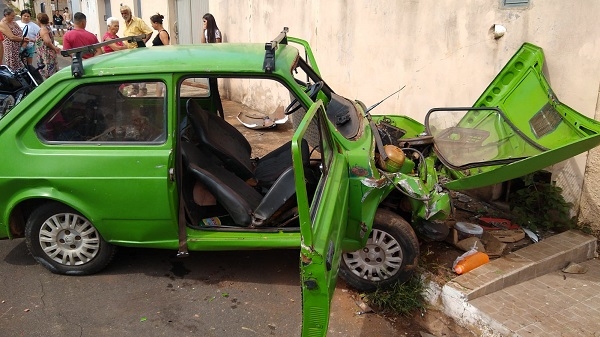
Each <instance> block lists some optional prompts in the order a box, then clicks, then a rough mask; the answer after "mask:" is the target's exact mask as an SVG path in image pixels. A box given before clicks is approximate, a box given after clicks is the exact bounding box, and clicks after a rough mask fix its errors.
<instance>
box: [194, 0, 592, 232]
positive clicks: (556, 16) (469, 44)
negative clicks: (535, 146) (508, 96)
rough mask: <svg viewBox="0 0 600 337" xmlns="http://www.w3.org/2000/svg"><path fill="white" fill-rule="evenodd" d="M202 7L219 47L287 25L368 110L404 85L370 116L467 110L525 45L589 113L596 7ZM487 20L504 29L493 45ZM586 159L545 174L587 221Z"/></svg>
mask: <svg viewBox="0 0 600 337" xmlns="http://www.w3.org/2000/svg"><path fill="white" fill-rule="evenodd" d="M209 8H210V11H211V13H212V14H213V15H215V18H216V19H217V23H218V25H219V28H221V30H222V31H223V32H224V41H225V42H246V41H248V42H266V41H268V40H270V39H272V38H274V37H275V36H276V35H277V33H279V32H280V31H281V29H282V28H283V27H284V26H288V27H289V28H290V33H289V34H290V35H291V36H295V37H300V38H303V39H305V40H308V41H309V42H310V44H311V45H312V47H313V50H314V52H315V54H316V57H317V61H318V62H319V67H320V69H321V72H322V75H323V77H324V79H325V80H326V81H327V82H328V83H329V84H330V85H331V86H332V87H333V88H334V90H336V91H337V92H338V93H340V94H342V95H344V96H347V97H350V98H359V99H360V100H362V101H363V102H365V103H366V104H367V105H370V104H373V103H375V102H377V101H378V100H380V99H382V98H383V97H385V96H386V95H387V94H388V93H391V92H393V91H395V90H396V89H398V88H400V87H402V86H403V85H406V88H405V89H404V90H403V91H402V92H401V93H400V94H398V95H396V96H394V97H392V98H390V99H389V100H387V101H386V102H385V103H383V104H381V105H380V106H379V107H378V108H377V109H376V110H375V111H374V113H376V114H383V113H387V114H405V115H409V116H411V117H413V118H415V119H417V120H423V118H424V116H425V113H426V112H427V111H428V110H429V109H430V108H432V107H436V106H465V105H471V104H472V103H473V102H474V101H475V100H476V99H477V98H478V97H479V95H480V93H481V92H482V91H483V90H484V89H485V87H486V86H487V84H488V83H489V82H490V81H491V80H492V79H493V78H494V76H495V75H496V73H497V72H498V71H499V70H500V69H501V68H502V67H503V66H504V64H505V63H506V62H507V61H508V59H509V58H510V57H511V56H512V55H513V53H514V52H515V51H516V50H517V49H518V48H519V47H520V46H521V44H522V43H523V42H526V41H527V42H531V43H534V44H536V45H538V46H541V47H542V48H543V49H544V51H545V55H546V66H547V70H548V74H547V75H548V79H549V81H550V82H551V84H552V87H553V89H554V90H555V92H556V94H557V96H558V97H559V99H560V100H561V101H563V102H565V103H567V104H568V105H570V106H571V107H573V108H574V109H576V110H578V111H579V112H581V113H583V114H584V115H587V116H590V117H594V116H595V115H596V113H597V100H598V94H599V93H598V88H599V84H600V76H598V74H600V37H599V35H598V34H595V33H594V32H596V31H597V23H596V17H597V16H598V14H600V1H594V0H579V1H564V0H544V1H541V0H531V1H530V5H529V6H527V7H525V8H522V7H520V8H514V7H513V8H504V7H503V6H502V1H501V0H463V1H455V0H420V1H416V0H381V1H366V0H362V1H350V0H338V1H327V2H318V1H297V0H296V1H285V2H280V1H275V0H247V1H244V2H239V1H228V0H219V1H216V0H215V1H210V2H209ZM200 15H201V14H200ZM494 24H501V25H503V26H505V27H506V30H507V32H506V34H505V35H504V37H502V38H500V39H498V40H495V39H494V38H493V37H492V35H491V27H492V25H494ZM256 104H259V102H257V103H256ZM256 104H253V105H256ZM597 157H598V154H597V152H594V155H593V156H592V158H591V160H590V163H592V162H595V161H600V159H597ZM586 159H587V156H586V155H581V156H578V157H576V158H573V159H570V160H567V161H565V162H563V163H560V164H557V165H555V167H554V168H553V172H554V175H553V177H554V179H555V180H556V181H557V182H558V184H559V185H560V186H561V187H563V189H564V195H565V198H566V199H567V201H570V202H573V203H574V204H575V207H574V210H575V213H577V212H578V210H579V200H580V197H581V198H582V200H585V202H583V203H582V209H581V215H582V218H581V220H582V221H587V222H591V223H593V222H595V220H594V219H592V218H589V215H588V214H590V215H593V214H598V212H595V211H594V210H589V206H590V205H598V204H600V196H599V193H600V184H598V183H596V182H597V181H600V179H598V178H600V176H599V175H600V172H599V173H595V172H594V173H592V172H591V171H590V172H589V173H588V175H587V177H586V181H587V184H586V188H585V189H582V187H583V176H584V172H585V166H586ZM595 166H597V165H595ZM592 186H598V187H597V188H593V187H592ZM582 191H583V195H582ZM596 207H597V206H596ZM596 207H594V209H595V208H596ZM596 222H597V221H596Z"/></svg>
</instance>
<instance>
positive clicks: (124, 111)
mask: <svg viewBox="0 0 600 337" xmlns="http://www.w3.org/2000/svg"><path fill="white" fill-rule="evenodd" d="M166 111H167V104H166V98H165V85H164V83H162V82H139V83H123V82H116V83H100V84H91V85H85V86H81V87H79V88H77V89H75V90H74V91H73V92H72V93H71V94H69V95H68V96H67V97H66V99H64V100H62V101H61V103H60V104H58V105H57V106H56V107H55V108H53V109H52V110H50V112H49V113H48V115H47V116H45V117H44V118H43V119H42V121H41V122H40V123H39V124H38V125H37V126H36V133H37V135H38V137H39V138H40V139H41V140H42V141H44V142H47V143H56V142H59V143H64V142H112V143H114V142H121V143H163V142H164V141H165V140H166V134H167V132H166V116H167V113H166Z"/></svg>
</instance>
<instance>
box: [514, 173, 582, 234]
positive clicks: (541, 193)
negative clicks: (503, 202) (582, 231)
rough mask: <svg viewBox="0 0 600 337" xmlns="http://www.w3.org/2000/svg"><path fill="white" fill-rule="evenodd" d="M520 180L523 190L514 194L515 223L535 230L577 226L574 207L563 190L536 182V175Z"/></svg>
mask: <svg viewBox="0 0 600 337" xmlns="http://www.w3.org/2000/svg"><path fill="white" fill-rule="evenodd" d="M520 179H521V180H522V183H523V188H521V189H518V190H516V191H514V192H513V193H512V194H511V195H510V208H511V210H512V212H513V216H514V222H515V223H517V224H519V225H521V226H524V227H527V228H529V229H532V230H537V229H543V230H549V229H564V228H573V227H574V225H575V219H574V218H571V216H570V209H571V207H572V206H573V205H572V204H571V203H569V202H566V201H565V199H564V198H563V196H562V188H560V187H558V186H556V184H554V183H552V182H547V181H540V180H539V179H536V174H535V173H533V174H529V175H526V176H523V177H521V178H520Z"/></svg>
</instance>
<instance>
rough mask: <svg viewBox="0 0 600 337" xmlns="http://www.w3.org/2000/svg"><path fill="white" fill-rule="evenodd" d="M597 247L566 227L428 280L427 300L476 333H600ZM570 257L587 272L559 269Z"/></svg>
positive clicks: (569, 260)
mask: <svg viewBox="0 0 600 337" xmlns="http://www.w3.org/2000/svg"><path fill="white" fill-rule="evenodd" d="M596 247H597V239H596V238H595V237H593V236H589V235H585V234H582V233H581V232H579V231H574V230H572V231H567V232H564V233H561V234H558V235H555V236H552V237H550V238H548V239H546V240H543V241H540V242H538V243H535V244H532V245H529V246H527V247H525V248H523V249H521V250H518V251H516V252H513V253H511V254H509V255H507V256H505V257H502V258H499V259H496V260H493V261H491V262H490V263H488V264H486V265H483V266H481V267H479V268H477V269H475V270H473V271H471V272H469V273H467V274H464V275H461V276H458V277H456V278H454V279H453V280H451V281H450V282H448V283H446V284H445V285H443V286H439V285H432V286H431V287H430V296H429V300H430V302H431V303H432V304H434V305H435V306H437V307H439V308H440V310H442V311H443V312H444V313H445V314H447V315H449V316H450V317H452V318H454V319H455V320H456V321H457V322H458V323H459V324H460V325H462V326H465V327H467V328H468V329H469V330H470V331H472V332H473V333H475V334H476V335H478V336H544V337H545V336H598V337H600V319H599V318H600V260H598V258H594V257H595V254H596ZM569 262H576V263H579V264H580V265H581V266H583V267H586V268H587V272H586V273H584V274H568V273H563V272H562V271H560V270H561V269H562V268H564V267H565V266H567V265H568V264H569Z"/></svg>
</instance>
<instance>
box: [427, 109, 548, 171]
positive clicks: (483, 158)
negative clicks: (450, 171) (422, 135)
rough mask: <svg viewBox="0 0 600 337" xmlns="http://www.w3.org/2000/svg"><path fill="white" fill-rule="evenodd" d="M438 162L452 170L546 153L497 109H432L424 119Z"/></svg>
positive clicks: (503, 162) (502, 162) (508, 161)
mask: <svg viewBox="0 0 600 337" xmlns="http://www.w3.org/2000/svg"><path fill="white" fill-rule="evenodd" d="M425 125H426V127H427V131H428V132H429V134H430V135H432V136H433V141H434V143H435V148H436V152H437V153H438V155H439V157H440V160H442V161H443V162H444V163H445V164H446V165H447V166H450V167H452V168H459V169H464V168H471V167H478V166H488V165H497V164H505V163H510V162H513V161H517V160H520V159H523V158H527V157H530V156H534V155H536V154H539V153H541V152H543V151H544V150H546V149H545V148H544V147H542V146H540V145H538V144H536V143H535V142H533V141H532V140H530V139H529V138H527V137H526V136H524V135H523V134H522V132H520V131H519V130H518V129H517V128H515V127H514V126H513V125H512V123H510V121H508V119H507V118H505V116H504V114H503V113H502V111H501V110H500V109H498V108H445V109H444V108H441V109H432V110H430V111H429V113H428V114H427V117H426V118H425Z"/></svg>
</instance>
